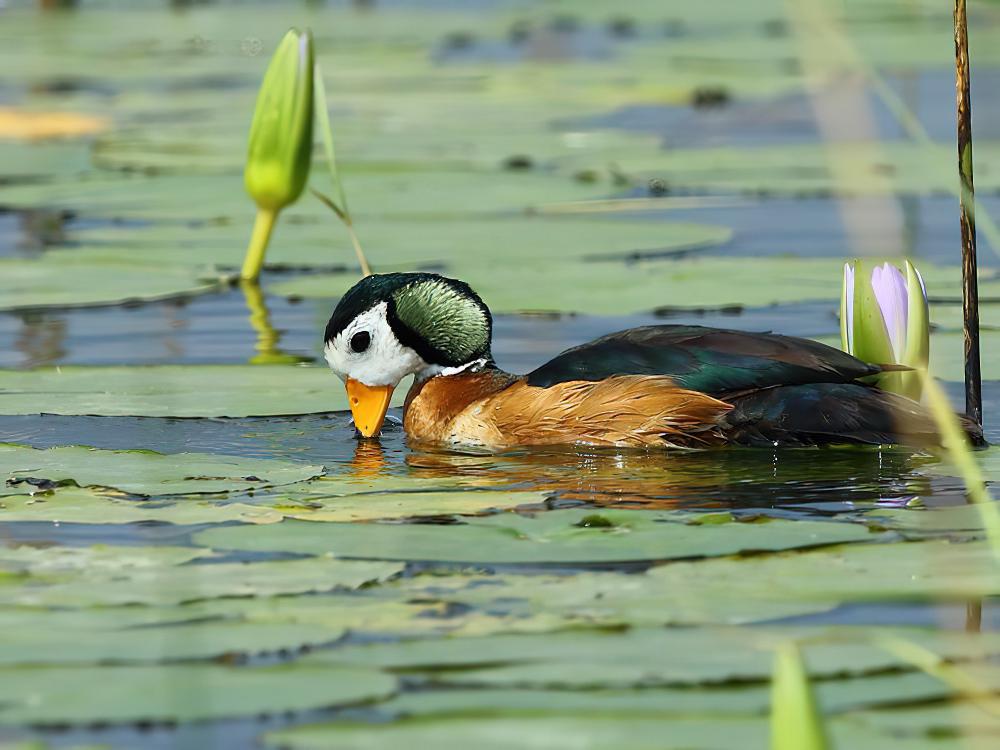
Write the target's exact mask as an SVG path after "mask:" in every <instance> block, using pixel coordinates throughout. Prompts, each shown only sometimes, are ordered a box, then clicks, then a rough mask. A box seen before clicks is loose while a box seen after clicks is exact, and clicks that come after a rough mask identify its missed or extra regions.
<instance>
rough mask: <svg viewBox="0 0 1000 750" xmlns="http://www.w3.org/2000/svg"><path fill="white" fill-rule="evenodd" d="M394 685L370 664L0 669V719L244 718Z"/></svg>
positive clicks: (369, 694)
mask: <svg viewBox="0 0 1000 750" xmlns="http://www.w3.org/2000/svg"><path fill="white" fill-rule="evenodd" d="M94 685H100V686H101V689H100V690H95V689H94ZM394 689H395V681H394V680H393V679H392V678H390V677H387V676H385V675H383V674H379V673H378V672H375V671H372V670H365V669H350V668H348V669H342V668H332V669H330V668H316V667H304V666H299V665H287V666H286V665H279V666H273V667H227V666H221V665H201V664H177V665H161V666H156V667H145V666H143V667H100V668H95V667H93V666H86V667H49V668H36V669H30V670H26V669H2V670H0V725H4V726H23V725H28V724H60V725H61V724H66V723H86V724H92V723H94V722H95V721H103V722H115V723H118V722H133V721H173V722H176V721H204V720H208V719H222V718H236V717H241V716H247V717H251V716H256V715H258V714H272V713H275V712H278V713H280V712H284V711H303V710H307V709H311V708H327V707H331V706H337V705H344V704H353V703H360V702H363V701H369V700H374V699H377V698H382V697H385V696H387V695H390V694H391V693H393V692H394Z"/></svg>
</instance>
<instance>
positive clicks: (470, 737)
mask: <svg viewBox="0 0 1000 750" xmlns="http://www.w3.org/2000/svg"><path fill="white" fill-rule="evenodd" d="M734 737H739V738H740V742H741V743H746V744H747V745H748V746H750V747H757V746H760V747H763V746H764V745H765V744H766V741H767V724H766V723H765V722H763V721H756V722H755V721H752V720H747V719H728V718H719V717H713V718H712V719H711V720H708V719H691V718H671V719H652V718H642V717H635V716H629V717H628V719H627V720H623V719H622V718H616V717H613V716H594V715H575V714H570V715H551V716H542V717H539V716H515V717H505V718H492V717H474V718H467V717H458V718H448V719H445V720H438V721H429V720H422V719H413V720H409V721H399V722H393V723H392V724H383V725H381V726H365V725H364V724H350V723H346V722H337V723H329V724H313V725H306V726H302V727H296V728H294V729H287V730H283V731H279V732H272V733H270V734H269V735H267V740H268V743H269V745H270V746H272V747H287V748H294V749H295V750H299V749H300V748H301V749H302V750H307V749H308V748H317V750H320V749H323V750H325V749H326V748H330V747H337V748H343V749H344V750H361V749H362V748H365V749H366V750H367V749H368V748H384V749H385V750H394V749H395V748H412V747H414V746H416V747H434V748H439V749H440V750H451V749H452V748H455V749H456V750H457V749H458V748H469V747H476V748H480V750H509V748H511V747H530V746H531V745H530V744H529V743H535V744H536V746H538V747H541V746H542V745H538V744H537V743H539V742H540V741H544V747H545V748H547V750H579V749H580V748H586V750H617V749H618V748H621V747H623V746H628V747H629V748H632V750H674V749H676V750H686V749H687V748H695V747H697V748H701V747H705V748H710V747H726V746H727V743H730V742H731V741H732V739H733V738H734Z"/></svg>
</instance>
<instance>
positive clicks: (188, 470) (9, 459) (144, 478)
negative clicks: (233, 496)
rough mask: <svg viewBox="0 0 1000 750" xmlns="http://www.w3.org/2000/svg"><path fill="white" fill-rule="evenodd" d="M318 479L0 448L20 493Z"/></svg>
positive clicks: (306, 468) (244, 461)
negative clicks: (64, 487)
mask: <svg viewBox="0 0 1000 750" xmlns="http://www.w3.org/2000/svg"><path fill="white" fill-rule="evenodd" d="M322 473H323V467H322V466H311V465H309V464H300V463H295V462H292V461H279V460H276V459H248V458H240V457H237V456H220V455H214V454H208V453H176V454H170V455H167V454H163V453H155V452H153V451H107V450H99V449H97V448H86V447H79V446H66V447H58V448H48V449H46V450H38V449H36V448H27V447H22V446H16V445H2V444H0V476H4V477H5V478H6V479H7V484H8V485H10V484H15V485H16V484H18V483H23V485H24V487H25V491H26V492H27V491H30V488H31V484H30V483H29V482H28V481H27V480H29V479H31V480H34V479H41V480H49V481H51V482H56V483H59V482H63V483H75V484H77V485H79V486H81V487H86V486H99V487H111V488H114V489H118V490H121V491H122V492H129V493H132V494H135V495H193V494H199V493H216V492H234V491H236V492H245V491H247V490H251V489H253V488H255V487H269V486H276V485H283V484H292V483H294V482H303V481H305V480H307V479H311V478H313V477H316V476H319V475H320V474H322Z"/></svg>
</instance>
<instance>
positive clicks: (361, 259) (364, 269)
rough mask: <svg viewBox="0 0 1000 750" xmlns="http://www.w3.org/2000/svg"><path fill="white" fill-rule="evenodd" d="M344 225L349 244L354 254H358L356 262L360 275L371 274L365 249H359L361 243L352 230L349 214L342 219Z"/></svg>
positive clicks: (352, 225)
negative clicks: (352, 247)
mask: <svg viewBox="0 0 1000 750" xmlns="http://www.w3.org/2000/svg"><path fill="white" fill-rule="evenodd" d="M344 225H345V226H346V227H347V233H348V234H349V235H351V244H352V245H354V254H355V255H356V256H358V263H359V264H361V275H362V276H371V275H372V267H371V266H369V265H368V258H366V257H365V251H364V250H362V249H361V243H360V242H359V241H358V235H357V234H355V232H354V222H353V221H351V218H350V215H347V218H346V219H345V220H344Z"/></svg>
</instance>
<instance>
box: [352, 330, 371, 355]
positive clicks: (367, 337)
mask: <svg viewBox="0 0 1000 750" xmlns="http://www.w3.org/2000/svg"><path fill="white" fill-rule="evenodd" d="M371 342H372V335H371V334H370V333H368V331H358V332H357V333H356V334H354V335H353V336H351V349H353V350H354V351H356V352H357V353H358V354H361V352H363V351H364V350H365V349H367V348H368V345H369V344H371Z"/></svg>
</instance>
